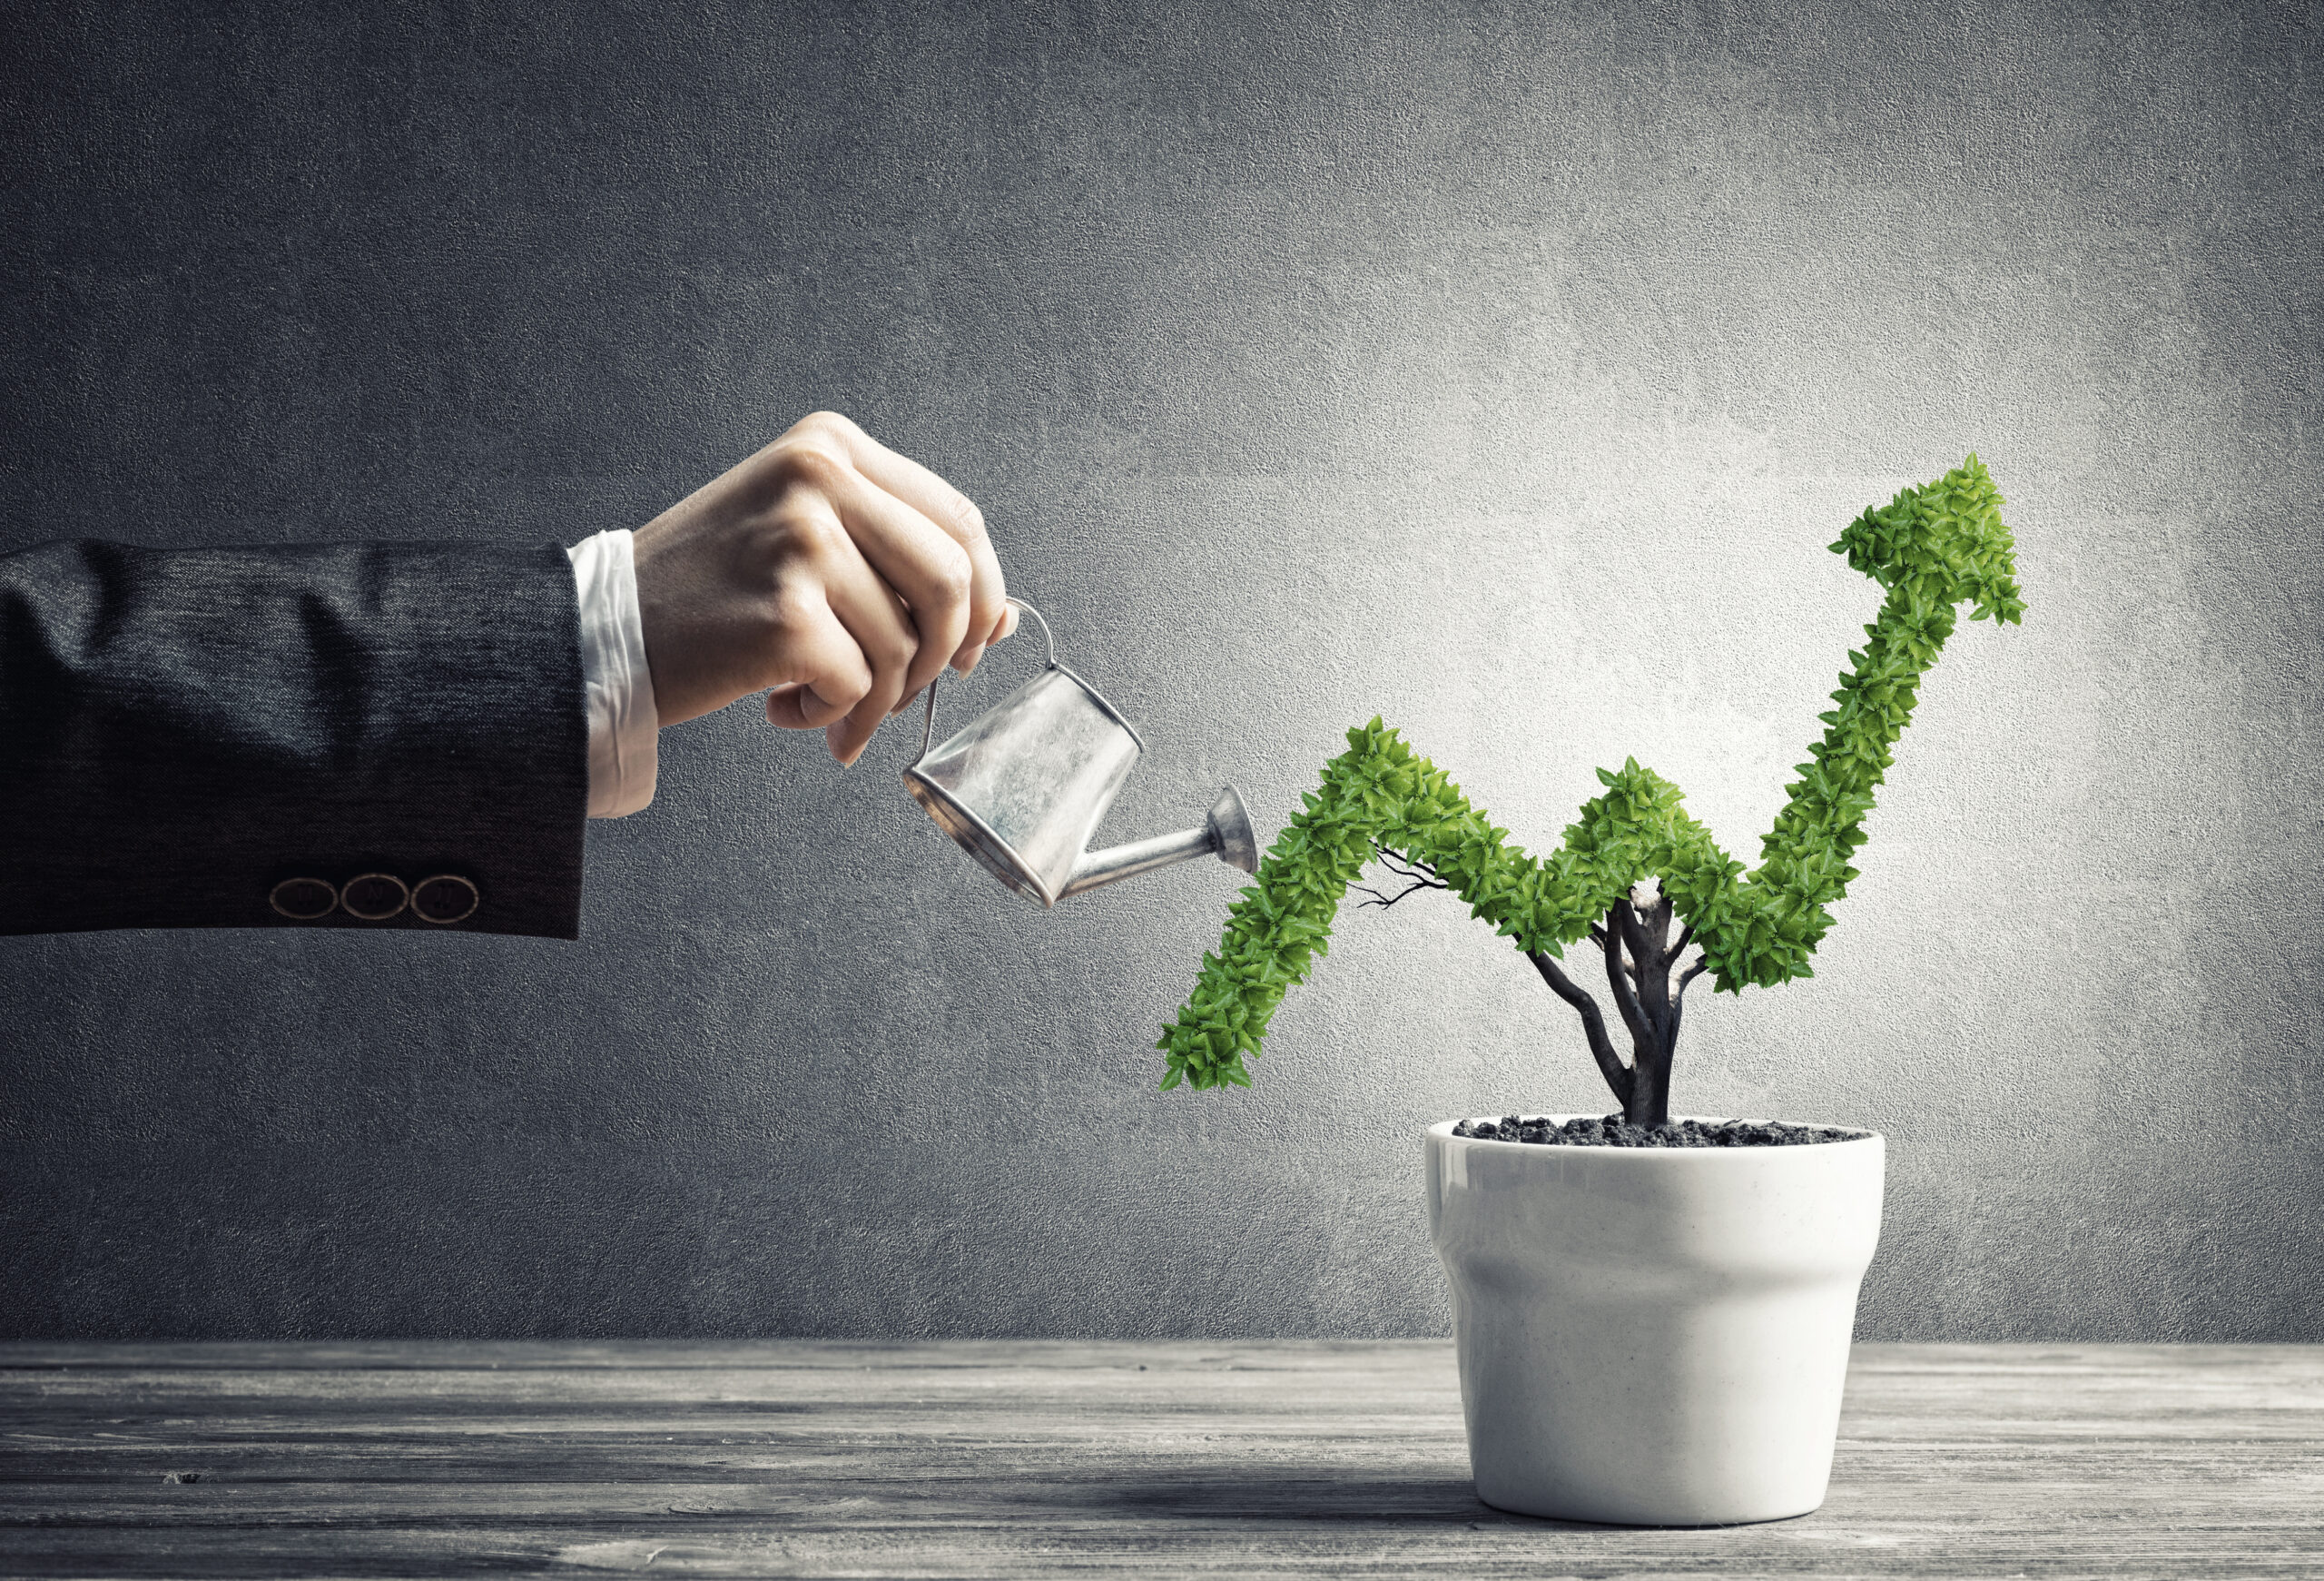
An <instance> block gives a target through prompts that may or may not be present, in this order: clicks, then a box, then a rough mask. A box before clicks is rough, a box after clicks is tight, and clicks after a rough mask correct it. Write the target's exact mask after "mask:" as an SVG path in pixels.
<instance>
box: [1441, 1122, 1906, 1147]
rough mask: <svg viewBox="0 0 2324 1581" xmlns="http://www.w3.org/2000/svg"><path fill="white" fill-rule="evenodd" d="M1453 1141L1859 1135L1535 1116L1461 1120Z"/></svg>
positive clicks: (1669, 1142) (1753, 1141) (1568, 1142)
mask: <svg viewBox="0 0 2324 1581" xmlns="http://www.w3.org/2000/svg"><path fill="white" fill-rule="evenodd" d="M1452 1134H1453V1135H1455V1136H1470V1137H1474V1138H1476V1139H1477V1140H1478V1141H1530V1142H1533V1143H1535V1144H1537V1145H1540V1146H1545V1147H1800V1146H1804V1145H1806V1144H1807V1143H1808V1142H1813V1141H1855V1140H1856V1139H1857V1138H1858V1137H1860V1136H1862V1135H1863V1134H1864V1132H1862V1131H1839V1130H1836V1129H1834V1128H1833V1127H1831V1126H1828V1125H1786V1124H1785V1123H1784V1122H1781V1121H1780V1120H1722V1121H1718V1122H1715V1123H1711V1124H1706V1123H1704V1122H1702V1121H1699V1120H1674V1121H1671V1122H1669V1123H1668V1124H1665V1125H1626V1124H1624V1123H1623V1122H1622V1117H1621V1116H1620V1115H1619V1114H1609V1115H1607V1116H1606V1117H1605V1118H1604V1119H1602V1120H1592V1119H1590V1118H1588V1117H1587V1116H1585V1117H1583V1118H1582V1119H1580V1120H1569V1121H1567V1122H1565V1123H1564V1124H1563V1125H1552V1124H1551V1123H1550V1122H1548V1121H1546V1120H1544V1119H1542V1118H1541V1117H1540V1116H1538V1115H1536V1116H1534V1117H1533V1118H1532V1119H1530V1120H1528V1119H1524V1118H1522V1117H1521V1116H1518V1115H1515V1114H1512V1115H1508V1116H1506V1117H1504V1118H1502V1119H1500V1120H1464V1121H1462V1122H1461V1123H1460V1124H1458V1125H1456V1126H1454V1127H1453V1128H1452Z"/></svg>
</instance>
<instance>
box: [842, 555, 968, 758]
mask: <svg viewBox="0 0 2324 1581" xmlns="http://www.w3.org/2000/svg"><path fill="white" fill-rule="evenodd" d="M842 541H844V540H842ZM833 558H834V560H835V561H836V563H835V564H833V565H831V566H829V567H827V568H825V571H824V581H823V594H824V597H825V598H826V599H827V600H828V601H829V606H830V608H831V611H832V615H833V616H835V617H836V618H838V620H839V623H840V625H841V626H842V627H845V628H846V630H847V634H848V635H849V636H850V637H853V638H854V639H855V645H856V647H857V648H858V649H859V650H860V651H861V653H862V657H863V659H864V661H865V662H866V664H867V665H868V666H869V667H870V669H871V672H872V684H871V686H870V687H867V688H866V689H865V690H864V692H863V694H862V697H858V698H857V699H856V701H855V705H854V707H852V708H850V709H849V710H848V711H847V714H846V716H845V717H844V718H841V719H837V720H834V721H832V722H831V723H830V727H829V728H828V729H826V730H825V731H824V738H825V740H826V741H827V742H828V743H829V745H830V746H831V749H832V756H833V757H836V758H838V759H839V760H840V761H841V762H842V763H846V764H852V763H853V762H854V761H855V760H856V759H857V758H858V757H861V756H862V755H863V748H864V747H865V746H868V745H869V744H870V743H871V740H872V733H873V732H874V731H876V730H878V729H879V728H880V722H881V720H882V719H885V718H886V717H887V716H889V715H890V714H891V713H893V712H895V711H896V709H897V708H898V707H900V706H901V704H902V702H903V700H904V699H905V698H906V697H909V696H911V693H912V692H913V691H915V690H917V689H918V688H917V687H916V686H915V685H913V683H912V681H911V674H912V672H913V670H914V669H915V668H916V667H918V665H919V663H920V662H921V657H922V656H924V655H925V654H926V653H927V651H928V649H927V648H926V647H924V646H923V645H922V643H921V641H920V638H919V636H918V634H917V633H916V632H915V630H914V628H913V624H912V619H913V612H912V611H911V610H907V609H906V608H904V606H903V604H902V603H901V601H900V600H899V599H898V598H896V595H895V594H894V592H892V591H891V589H890V588H889V587H888V584H887V583H886V582H884V581H882V580H881V578H879V577H878V576H876V575H875V574H873V572H872V568H871V567H870V566H869V565H866V564H865V563H864V561H863V558H862V556H861V555H859V554H857V553H855V552H854V550H853V549H852V547H851V548H842V549H840V550H839V551H838V552H837V553H836V554H835V555H834V557H833ZM935 651H936V654H937V663H938V664H939V665H941V664H942V662H943V658H942V655H943V652H944V650H943V649H942V648H938V649H936V650H935Z"/></svg>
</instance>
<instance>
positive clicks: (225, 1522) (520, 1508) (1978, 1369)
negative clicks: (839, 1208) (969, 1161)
mask: <svg viewBox="0 0 2324 1581" xmlns="http://www.w3.org/2000/svg"><path fill="white" fill-rule="evenodd" d="M648 1569H650V1570H652V1571H655V1572H657V1573H658V1572H665V1571H676V1572H687V1573H698V1574H705V1575H717V1576H1049V1575H1062V1574H1068V1573H1071V1574H1089V1573H1112V1574H1120V1575H1135V1576H1276V1575H1330V1576H1344V1575H1362V1576H1402V1575H1431V1576H1691V1575H1709V1574H1718V1575H1720V1576H2156V1577H2166V1576H2167V1577H2171V1578H2173V1581H2183V1578H2186V1577H2215V1576H2307V1577H2315V1576H2324V1347H2319V1346H1984V1345H1980V1346H1963V1345H1904V1346H1895V1345H1869V1346H1859V1347H1858V1348H1857V1349H1856V1360H1855V1366H1854V1370H1853V1372H1852V1374H1851V1376H1850V1379H1849V1385H1848V1403H1847V1413H1846V1419H1845V1420H1844V1421H1843V1422H1842V1424H1841V1427H1840V1445H1839V1457H1838V1462H1837V1466H1836V1467H1835V1469H1834V1471H1833V1474H1832V1492H1831V1497H1830V1498H1829V1499H1828V1501H1827V1503H1826V1504H1825V1506H1824V1507H1823V1508H1822V1509H1821V1510H1818V1511H1817V1512H1816V1513H1815V1514H1813V1515H1809V1516H1805V1517H1800V1518H1798V1519H1797V1520H1787V1521H1776V1522H1771V1523H1768V1524H1766V1525H1761V1526H1750V1527H1725V1528H1717V1529H1709V1530H1691V1531H1689V1530H1679V1531H1640V1530H1630V1529H1626V1528H1621V1527H1594V1526H1583V1525H1575V1524H1569V1523H1565V1522H1560V1521H1548V1520H1536V1519H1531V1518H1529V1517H1522V1516H1509V1515H1503V1514H1502V1513H1501V1512H1499V1511H1497V1510H1493V1509H1490V1508H1488V1507H1485V1506H1484V1505H1482V1504H1480V1503H1479V1502H1478V1501H1477V1498H1476V1496H1475V1494H1474V1492H1473V1491H1472V1488H1471V1487H1470V1484H1469V1467H1468V1457H1467V1453H1466V1448H1465V1447H1464V1445H1463V1442H1462V1432H1461V1412H1460V1400H1459V1396H1458V1393H1457V1388H1456V1385H1455V1383H1454V1379H1453V1374H1452V1349H1451V1347H1450V1345H1449V1344H1446V1343H1443V1342H1437V1341H1413V1342H1404V1343H1387V1344H1375V1343H1306V1342H1266V1343H1248V1342H1233V1343H1220V1344H1196V1343H1184V1342H1170V1343H1123V1344H1085V1343H1078V1342H1049V1341H1019V1342H1008V1343H987V1342H964V1343H946V1344H902V1345H854V1344H839V1343H803V1342H775V1343H764V1344H731V1345H730V1344H704V1345H675V1344H659V1343H653V1344H625V1345H596V1344H488V1345H487V1344H405V1343H392V1344H391V1343H379V1344H345V1345H191V1344H186V1345H154V1344H139V1345H119V1346H106V1345H80V1344H15V1345H0V1574H6V1575H9V1576H51V1575H56V1576H64V1575H72V1576H462V1575H473V1574H480V1573H486V1572H490V1573H495V1574H510V1573H527V1572H553V1573H560V1574H565V1575H576V1576H577V1575H586V1574H588V1573H592V1572H606V1571H625V1570H632V1571H634V1570H648Z"/></svg>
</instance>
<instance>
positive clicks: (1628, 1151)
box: [1423, 1110, 1886, 1158]
mask: <svg viewBox="0 0 2324 1581" xmlns="http://www.w3.org/2000/svg"><path fill="white" fill-rule="evenodd" d="M1507 1113H1508V1112H1507V1111H1505V1110H1504V1111H1503V1112H1502V1113H1500V1114H1484V1115H1459V1116H1456V1117H1455V1118H1453V1119H1451V1120H1440V1121H1438V1122H1436V1123H1435V1124H1433V1125H1432V1126H1430V1127H1429V1128H1428V1129H1427V1131H1425V1132H1423V1134H1424V1135H1425V1136H1426V1137H1428V1138H1429V1139H1430V1140H1432V1141H1457V1142H1460V1143H1462V1144H1463V1145H1464V1146H1469V1147H1506V1148H1515V1149H1517V1150H1519V1151H1523V1152H1529V1153H1539V1152H1546V1151H1549V1148H1550V1147H1551V1146H1553V1145H1554V1144H1546V1145H1545V1144H1544V1143H1541V1142H1538V1141H1502V1140H1501V1139H1500V1138H1499V1137H1497V1136H1455V1135H1453V1134H1452V1128H1453V1127H1454V1126H1456V1125H1459V1124H1460V1123H1462V1121H1465V1120H1491V1121H1494V1122H1499V1121H1501V1120H1502V1119H1503V1118H1505V1117H1506V1115H1507ZM1517 1117H1518V1118H1519V1119H1520V1120H1547V1121H1550V1122H1553V1123H1555V1124H1559V1125H1563V1124H1564V1123H1565V1122H1567V1121H1569V1120H1603V1119H1604V1118H1605V1115H1604V1114H1603V1113H1596V1114H1548V1113H1533V1114H1529V1113H1527V1112H1525V1111H1524V1110H1519V1111H1517ZM1670 1118H1671V1119H1672V1120H1699V1121H1701V1122H1703V1123H1704V1124H1706V1125H1725V1124H1728V1123H1730V1122H1733V1121H1734V1120H1736V1119H1738V1118H1740V1117H1739V1116H1734V1115H1717V1114H1674V1115H1672V1116H1671V1117H1670ZM1746 1123H1747V1124H1752V1125H1803V1126H1805V1125H1812V1126H1815V1127H1816V1128H1817V1129H1818V1130H1822V1131H1847V1132H1849V1133H1850V1134H1849V1135H1847V1136H1846V1137H1844V1138H1842V1139H1841V1140H1840V1141H1817V1142H1804V1143H1797V1144H1794V1145H1790V1146H1781V1147H1750V1148H1732V1147H1585V1148H1574V1149H1571V1150H1570V1151H1572V1152H1575V1153H1584V1152H1586V1153H1590V1154H1592V1155H1593V1156H1594V1155H1601V1154H1602V1155H1604V1156H1606V1157H1610V1158H1611V1157H1618V1156H1620V1157H1631V1158H1733V1157H1735V1156H1736V1155H1738V1153H1748V1154H1754V1155H1756V1154H1761V1153H1768V1154H1772V1153H1789V1152H1812V1151H1818V1150H1821V1149H1825V1148H1839V1147H1855V1146H1857V1145H1859V1144H1861V1143H1864V1142H1867V1141H1874V1142H1876V1141H1886V1138H1885V1137H1884V1136H1882V1134H1881V1133H1880V1132H1879V1131H1866V1130H1865V1129H1864V1128H1863V1127H1861V1126H1855V1125H1831V1124H1827V1122H1823V1121H1817V1120H1778V1121H1769V1120H1753V1121H1747V1122H1746Z"/></svg>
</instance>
